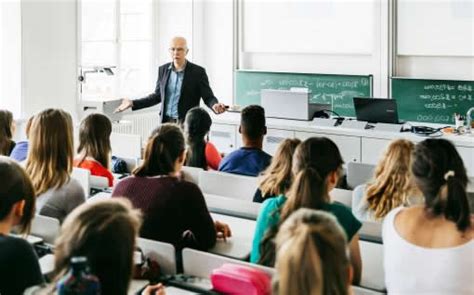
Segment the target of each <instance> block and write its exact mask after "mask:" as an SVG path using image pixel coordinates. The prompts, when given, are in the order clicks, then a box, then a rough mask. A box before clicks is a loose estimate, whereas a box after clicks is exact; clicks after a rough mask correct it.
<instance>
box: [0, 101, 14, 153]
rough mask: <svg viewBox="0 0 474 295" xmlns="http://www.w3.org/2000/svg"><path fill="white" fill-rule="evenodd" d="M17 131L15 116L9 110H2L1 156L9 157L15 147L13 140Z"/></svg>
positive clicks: (0, 122)
mask: <svg viewBox="0 0 474 295" xmlns="http://www.w3.org/2000/svg"><path fill="white" fill-rule="evenodd" d="M14 131H15V121H13V114H12V112H10V111H8V110H0V155H4V156H9V155H10V153H11V152H12V150H13V148H14V147H15V142H14V141H13V140H12V137H13V133H14Z"/></svg>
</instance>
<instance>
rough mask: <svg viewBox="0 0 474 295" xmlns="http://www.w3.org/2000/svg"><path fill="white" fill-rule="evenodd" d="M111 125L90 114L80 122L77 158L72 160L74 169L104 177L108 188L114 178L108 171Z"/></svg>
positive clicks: (105, 117)
mask: <svg viewBox="0 0 474 295" xmlns="http://www.w3.org/2000/svg"><path fill="white" fill-rule="evenodd" d="M111 133H112V123H110V120H109V118H107V116H105V115H102V114H98V113H95V114H90V115H88V116H87V117H86V118H84V120H82V122H81V126H80V128H79V147H78V148H77V153H78V156H77V157H76V159H75V160H74V167H79V168H84V169H87V170H89V171H90V172H91V175H95V176H102V177H106V178H107V180H108V182H109V186H113V184H114V177H113V175H112V172H110V170H109V168H108V167H109V164H110V153H111V150H112V148H111V147H110V134H111Z"/></svg>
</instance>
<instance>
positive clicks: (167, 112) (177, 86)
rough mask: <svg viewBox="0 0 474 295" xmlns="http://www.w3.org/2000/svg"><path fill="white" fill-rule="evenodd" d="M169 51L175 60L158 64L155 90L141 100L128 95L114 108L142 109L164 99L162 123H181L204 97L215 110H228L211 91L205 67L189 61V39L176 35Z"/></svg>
mask: <svg viewBox="0 0 474 295" xmlns="http://www.w3.org/2000/svg"><path fill="white" fill-rule="evenodd" d="M169 51H170V54H171V58H172V60H173V61H172V62H170V63H166V64H164V65H162V66H160V67H159V69H158V81H157V82H156V88H155V92H154V93H152V94H150V95H148V96H147V97H144V98H141V99H136V100H130V99H127V98H125V99H123V100H122V104H121V105H120V106H119V107H118V108H117V109H116V110H115V111H116V112H122V111H124V110H126V109H128V108H130V107H131V108H132V110H139V109H143V108H147V107H150V106H154V105H156V104H158V103H160V102H163V103H162V104H161V111H160V117H161V119H160V121H161V123H167V122H171V123H182V122H184V118H185V117H186V113H187V112H188V110H189V109H191V108H193V107H195V106H199V101H200V100H201V97H202V99H203V100H204V102H205V103H206V105H207V106H208V107H209V108H211V109H212V110H213V111H214V112H215V113H217V114H220V113H223V112H225V105H224V104H222V103H219V102H218V101H217V98H216V97H215V96H214V93H212V89H211V87H210V86H209V79H208V78H207V74H206V71H205V70H204V68H202V67H200V66H198V65H196V64H193V63H191V62H189V61H188V60H186V55H187V54H188V51H189V49H188V46H187V43H186V39H185V38H183V37H174V38H173V39H172V40H171V44H170V48H169Z"/></svg>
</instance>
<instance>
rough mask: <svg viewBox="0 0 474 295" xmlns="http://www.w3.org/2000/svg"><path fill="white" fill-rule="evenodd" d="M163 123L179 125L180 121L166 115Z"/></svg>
mask: <svg viewBox="0 0 474 295" xmlns="http://www.w3.org/2000/svg"><path fill="white" fill-rule="evenodd" d="M162 123H176V124H179V123H180V120H179V119H175V118H171V117H168V116H167V115H164V116H163V121H162Z"/></svg>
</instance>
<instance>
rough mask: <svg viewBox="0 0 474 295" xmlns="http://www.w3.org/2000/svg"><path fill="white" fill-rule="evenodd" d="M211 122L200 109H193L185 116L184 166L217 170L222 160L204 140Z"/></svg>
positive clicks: (209, 117) (206, 114)
mask: <svg viewBox="0 0 474 295" xmlns="http://www.w3.org/2000/svg"><path fill="white" fill-rule="evenodd" d="M211 125H212V120H211V116H209V113H208V112H207V111H206V110H204V109H203V108H200V107H194V108H192V109H191V110H189V111H188V113H187V114H186V119H185V121H184V130H185V134H186V142H187V145H188V148H187V153H186V166H191V167H198V168H202V169H204V170H208V169H209V168H210V169H212V170H217V169H219V163H220V162H221V160H222V158H221V155H220V154H219V152H218V151H217V149H216V147H215V146H214V145H213V144H212V143H210V142H209V141H207V140H206V138H205V137H207V134H208V133H209V130H210V129H211Z"/></svg>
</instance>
